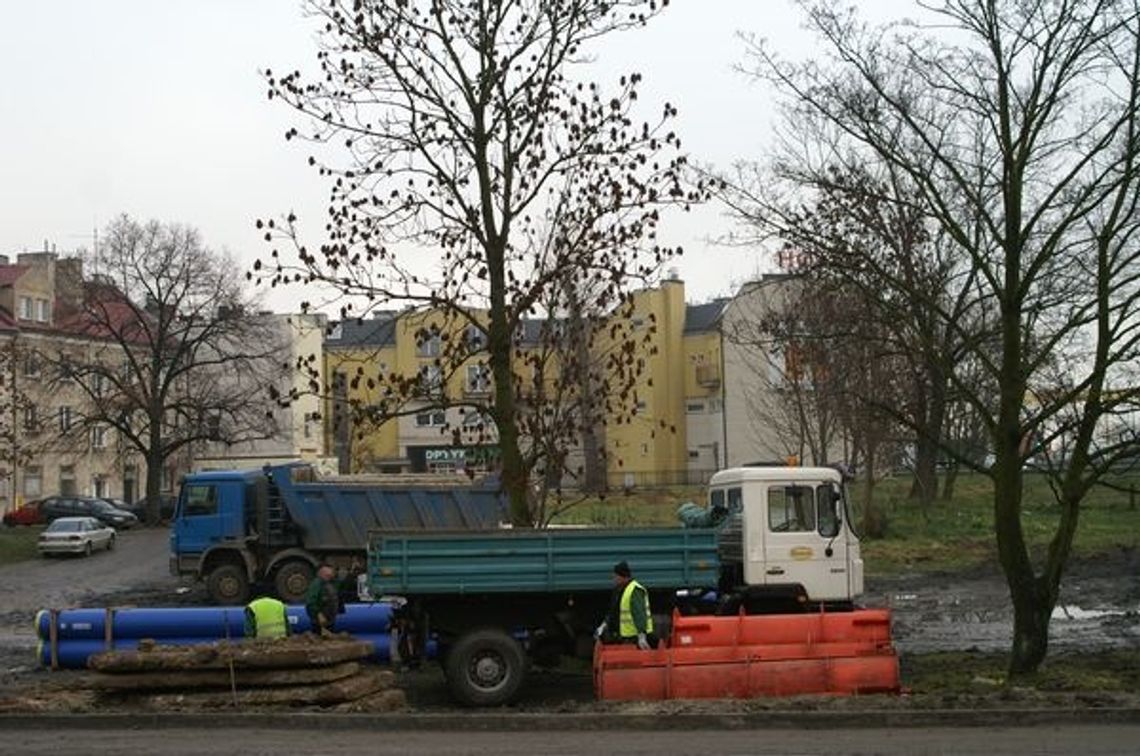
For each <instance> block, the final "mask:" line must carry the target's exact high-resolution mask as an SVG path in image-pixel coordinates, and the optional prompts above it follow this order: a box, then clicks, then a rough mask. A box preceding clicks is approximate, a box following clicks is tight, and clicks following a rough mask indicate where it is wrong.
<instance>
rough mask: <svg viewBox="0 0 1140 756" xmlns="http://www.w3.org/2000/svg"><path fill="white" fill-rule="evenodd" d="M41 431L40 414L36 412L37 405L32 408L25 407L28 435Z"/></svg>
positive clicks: (25, 426) (25, 427) (25, 423)
mask: <svg viewBox="0 0 1140 756" xmlns="http://www.w3.org/2000/svg"><path fill="white" fill-rule="evenodd" d="M39 429H40V418H39V413H37V412H36V407H35V405H32V406H31V407H24V430H25V431H27V432H28V433H35V432H36V431H38V430H39Z"/></svg>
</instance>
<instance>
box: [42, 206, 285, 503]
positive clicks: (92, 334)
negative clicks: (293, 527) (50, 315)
mask: <svg viewBox="0 0 1140 756" xmlns="http://www.w3.org/2000/svg"><path fill="white" fill-rule="evenodd" d="M85 264H86V267H87V270H88V271H90V272H91V276H90V278H89V280H87V281H84V282H83V283H82V291H81V293H80V295H79V296H74V297H70V298H67V299H66V300H65V301H64V302H62V303H61V305H62V308H63V309H62V312H61V313H60V317H59V319H58V324H59V325H60V327H61V328H62V329H65V330H67V331H68V332H70V333H72V334H75V335H79V336H82V337H84V338H86V339H88V340H89V341H90V343H91V344H92V345H93V346H91V347H90V348H88V349H87V350H86V356H85V359H83V360H74V359H72V358H71V357H69V356H68V355H67V354H66V353H64V354H62V355H61V356H60V357H59V358H58V363H57V364H56V365H55V366H54V370H53V371H52V374H54V375H57V376H60V379H62V380H67V381H69V382H73V383H74V385H75V386H77V387H78V391H79V392H80V393H81V395H83V396H84V397H85V398H86V400H87V401H86V402H85V403H84V406H83V408H82V409H81V411H77V413H76V416H75V417H74V418H73V425H72V430H71V432H72V433H77V434H88V433H90V432H91V431H92V429H97V432H100V433H102V432H105V431H108V430H110V431H114V432H117V433H118V435H119V438H120V439H121V443H123V444H124V445H125V446H127V447H128V448H133V449H137V450H138V452H139V453H140V454H141V455H142V457H143V458H144V459H145V460H146V466H147V474H146V497H147V499H146V501H147V519H148V520H149V521H152V522H153V521H157V520H158V517H159V497H158V494H159V492H160V490H161V488H162V474H163V468H164V466H165V464H166V463H167V461H168V460H169V459H170V458H171V457H172V456H173V455H175V454H177V453H178V452H180V451H184V450H186V448H187V447H188V446H189V445H190V444H193V443H195V442H197V441H221V442H226V443H238V442H241V441H249V440H255V439H262V438H269V437H272V436H273V435H275V434H276V432H277V430H278V429H277V428H276V427H275V425H274V423H273V421H272V418H271V412H270V410H271V409H272V407H273V402H272V401H271V399H270V395H269V387H270V386H271V385H273V384H274V383H275V382H276V380H277V376H279V375H280V374H281V371H283V370H285V369H286V367H287V366H283V365H281V363H280V359H281V356H280V355H281V352H280V347H281V345H280V344H279V343H278V342H277V339H276V337H275V334H273V333H272V332H270V331H267V330H266V329H265V328H264V327H263V326H262V324H261V322H260V321H259V320H258V319H257V318H256V312H257V306H256V301H255V300H253V299H252V298H250V296H249V295H248V294H247V293H246V292H245V291H244V290H243V285H244V277H243V276H242V275H241V273H240V270H239V269H238V267H237V266H236V265H235V263H234V262H233V260H231V259H229V258H228V257H226V256H225V255H223V254H220V253H218V252H215V251H213V250H211V249H209V248H208V247H206V246H205V245H204V244H203V242H202V240H201V237H200V236H199V234H198V232H197V231H195V230H194V229H191V228H189V227H186V226H181V225H177V224H163V223H159V222H157V221H151V222H148V223H145V224H144V223H139V222H137V221H134V220H132V219H130V218H128V217H126V216H121V217H119V218H118V219H116V220H115V221H113V222H112V223H111V224H110V226H109V227H108V228H107V231H106V232H105V234H104V235H103V237H102V239H101V240H100V245H99V248H98V251H97V255H96V253H95V252H94V251H92V253H90V254H89V255H88V256H87V258H86V259H85ZM77 409H79V408H77Z"/></svg>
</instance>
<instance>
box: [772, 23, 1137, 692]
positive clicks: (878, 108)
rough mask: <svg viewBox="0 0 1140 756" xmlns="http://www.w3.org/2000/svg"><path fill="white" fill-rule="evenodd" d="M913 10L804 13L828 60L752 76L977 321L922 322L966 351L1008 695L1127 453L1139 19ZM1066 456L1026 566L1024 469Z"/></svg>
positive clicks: (957, 373)
mask: <svg viewBox="0 0 1140 756" xmlns="http://www.w3.org/2000/svg"><path fill="white" fill-rule="evenodd" d="M921 5H922V8H921V9H920V10H921V11H922V12H923V13H926V14H929V16H930V18H928V19H927V20H929V21H930V22H931V23H930V24H929V25H923V26H920V25H905V26H897V27H893V28H887V29H875V28H869V27H867V26H865V25H863V24H861V23H860V22H859V21H858V19H857V18H855V17H854V16H853V15H852V14H851V13H848V12H845V11H838V10H835V9H834V8H833V7H832V6H831V4H829V3H827V4H825V3H816V2H807V1H805V2H803V3H802V6H803V8H804V10H805V13H806V17H807V19H808V22H809V24H810V25H811V27H812V28H814V30H815V31H816V32H817V33H818V35H819V37H820V40H821V42H822V46H821V50H822V51H823V53H824V55H825V56H826V58H825V59H824V60H821V61H816V62H809V63H806V64H791V63H786V62H784V61H781V60H778V59H777V58H775V57H774V56H773V55H772V54H771V53H770V52H769V50H768V49H766V48H764V47H763V46H760V45H757V46H754V47H753V59H752V60H753V63H754V66H755V69H754V70H755V72H756V73H757V75H759V76H761V77H764V78H765V79H767V80H769V81H771V82H773V83H774V84H775V85H776V87H777V88H778V90H779V91H780V92H781V93H782V95H783V96H784V97H785V98H787V100H788V101H789V102H790V103H791V105H792V107H793V108H794V109H796V110H798V111H800V112H802V113H804V114H809V115H810V116H811V117H812V118H814V119H818V120H820V121H822V122H823V123H825V124H827V125H828V126H829V127H830V129H831V130H832V132H833V133H834V135H835V136H836V137H837V139H836V140H835V141H831V142H824V143H822V146H821V152H823V153H826V157H827V159H828V160H829V161H833V162H838V163H840V164H841V165H843V166H845V168H846V169H848V170H855V169H856V168H857V164H858V165H871V166H877V167H880V168H882V170H884V171H886V172H888V173H890V174H891V175H897V176H900V177H902V178H904V179H905V180H906V181H907V182H908V183H909V184H910V185H912V186H913V187H914V200H913V203H914V204H916V205H918V206H920V207H922V208H923V211H924V212H925V213H927V214H928V215H929V217H930V219H931V220H932V221H933V223H934V225H935V227H936V229H937V233H938V234H939V235H940V236H941V237H944V239H945V241H946V243H948V244H950V245H952V247H953V249H954V250H956V252H957V253H958V255H960V257H961V259H962V260H963V261H964V264H962V265H960V266H957V267H956V268H955V269H954V279H953V288H952V291H954V292H956V295H955V297H954V298H952V299H951V302H956V301H964V300H965V301H969V302H970V303H971V306H970V307H969V308H967V309H966V310H965V312H966V313H967V314H968V315H969V317H955V314H956V313H955V309H954V308H953V307H950V306H947V304H946V303H943V302H939V301H937V300H934V299H933V298H931V302H930V308H929V312H930V315H931V316H932V317H935V318H937V320H938V322H939V323H940V324H941V326H942V327H943V328H945V329H947V330H948V331H949V332H952V333H953V334H955V338H956V340H957V341H958V342H959V343H960V344H961V345H962V351H961V352H960V355H961V359H960V360H958V361H957V362H955V363H952V364H948V365H947V368H948V369H949V370H950V371H951V372H950V373H949V381H950V384H951V386H952V388H953V391H954V392H955V393H956V395H957V396H958V397H960V398H961V400H962V401H965V402H968V403H969V404H970V405H971V406H972V407H973V409H975V410H976V411H977V414H978V417H979V418H980V419H981V422H982V423H983V424H984V427H985V431H986V435H987V437H988V441H989V443H990V444H991V445H992V448H993V455H994V461H993V464H992V465H990V466H983V467H982V471H983V472H985V473H987V474H988V475H990V476H991V477H992V479H993V482H994V527H995V531H996V541H997V547H998V555H999V559H1000V562H1001V565H1002V568H1003V570H1004V572H1005V576H1006V580H1007V583H1008V585H1009V590H1010V596H1011V599H1012V603H1013V609H1014V627H1013V645H1012V654H1011V661H1010V674H1011V677H1016V676H1018V675H1023V674H1025V673H1029V672H1031V671H1032V670H1034V669H1036V667H1037V666H1038V665H1039V664H1040V662H1041V661H1042V659H1043V658H1044V657H1045V655H1046V652H1047V648H1048V629H1049V620H1050V616H1051V613H1052V609H1053V607H1054V605H1055V603H1056V600H1057V596H1058V590H1059V586H1060V582H1061V577H1062V575H1063V573H1064V570H1065V566H1066V564H1067V562H1068V557H1069V554H1070V550H1071V547H1072V542H1073V535H1074V533H1075V532H1076V527H1077V522H1078V518H1079V514H1080V506H1081V502H1082V500H1083V499H1084V497H1085V495H1086V493H1087V492H1088V491H1089V490H1090V488H1091V487H1092V486H1093V485H1094V484H1095V483H1096V482H1097V481H1098V480H1099V479H1100V478H1101V477H1102V476H1103V475H1104V474H1105V472H1106V470H1108V469H1109V467H1110V466H1111V465H1112V464H1113V463H1114V462H1115V461H1116V460H1118V459H1120V458H1121V457H1123V456H1124V455H1127V454H1131V453H1134V450H1135V442H1134V441H1129V440H1127V439H1116V440H1112V439H1102V438H1099V437H1098V436H1099V434H1098V428H1100V427H1101V426H1102V425H1103V424H1104V423H1105V422H1106V421H1107V420H1108V419H1110V418H1112V416H1113V415H1115V414H1116V413H1118V412H1121V411H1123V410H1125V409H1128V408H1134V407H1135V406H1136V403H1137V398H1138V395H1137V391H1138V386H1140V381H1138V376H1137V375H1136V370H1137V366H1138V365H1140V351H1138V348H1137V347H1138V343H1140V342H1138V338H1137V337H1138V335H1140V332H1138V329H1140V317H1138V316H1140V312H1138V308H1140V299H1138V294H1140V292H1138V289H1137V276H1138V274H1140V264H1138V263H1140V257H1138V256H1140V245H1138V244H1137V231H1138V229H1140V225H1138V221H1140V213H1138V212H1137V209H1138V208H1137V202H1140V191H1138V190H1140V162H1138V157H1140V44H1138V42H1140V5H1138V3H1137V2H1135V0H1055V1H1050V2H1032V3H1025V2H1020V1H1018V0H944V2H940V3H936V4H933V5H931V6H928V5H927V4H921ZM934 28H937V29H938V30H939V31H938V32H937V33H935V32H933V31H930V30H931V29H934ZM903 204H906V203H903ZM866 264H868V265H873V264H874V263H873V260H866ZM880 273H881V274H883V275H881V280H882V281H883V283H884V297H885V298H890V297H892V296H897V297H902V298H905V297H913V296H915V295H916V287H915V285H914V283H913V282H911V281H909V280H908V279H907V277H906V276H904V275H902V274H901V271H899V272H892V271H888V270H883V271H880ZM963 367H964V368H965V369H966V374H963V371H962V368H963ZM979 374H980V375H979ZM979 387H981V390H979ZM1061 448H1063V449H1064V450H1065V451H1064V458H1063V460H1060V463H1059V464H1057V465H1055V466H1054V467H1053V468H1052V469H1051V471H1050V474H1051V475H1052V476H1053V481H1054V486H1055V491H1056V493H1057V498H1058V502H1059V504H1060V510H1059V511H1060V515H1059V520H1058V522H1057V527H1056V530H1055V531H1054V533H1053V536H1052V539H1051V541H1050V544H1049V548H1048V551H1047V553H1046V555H1045V557H1044V559H1043V560H1042V561H1040V562H1039V563H1036V564H1035V560H1034V559H1033V558H1032V556H1031V554H1030V552H1029V549H1028V547H1027V543H1026V538H1025V532H1024V530H1023V527H1022V520H1021V513H1022V497H1023V485H1024V473H1023V465H1024V463H1025V460H1026V459H1027V458H1028V457H1029V456H1031V455H1034V454H1038V453H1040V452H1041V451H1043V450H1058V449H1061ZM944 451H946V452H949V453H953V452H954V450H953V448H944ZM960 461H962V462H965V463H969V462H971V460H969V459H961V460H960ZM973 464H974V465H975V466H977V464H978V463H977V461H976V460H975V461H974V462H973Z"/></svg>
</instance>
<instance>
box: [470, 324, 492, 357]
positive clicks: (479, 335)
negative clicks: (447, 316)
mask: <svg viewBox="0 0 1140 756" xmlns="http://www.w3.org/2000/svg"><path fill="white" fill-rule="evenodd" d="M466 338H467V351H468V352H471V353H475V352H482V351H483V350H484V349H486V348H487V334H485V333H483V329H482V328H480V327H479V326H474V325H469V326H467V332H466Z"/></svg>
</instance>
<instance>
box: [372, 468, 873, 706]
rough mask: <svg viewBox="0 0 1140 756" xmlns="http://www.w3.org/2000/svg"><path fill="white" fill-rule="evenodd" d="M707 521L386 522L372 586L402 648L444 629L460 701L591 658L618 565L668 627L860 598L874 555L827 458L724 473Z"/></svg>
mask: <svg viewBox="0 0 1140 756" xmlns="http://www.w3.org/2000/svg"><path fill="white" fill-rule="evenodd" d="M703 513H704V515H705V516H704V517H703V518H693V519H695V520H697V522H693V523H692V524H695V525H698V527H684V528H682V527H677V528H656V529H632V528H631V529H620V530H618V529H600V528H550V529H546V530H513V529H503V528H500V529H494V530H487V531H478V532H403V531H396V530H393V529H381V530H378V531H376V532H374V533H373V534H372V535H371V537H370V540H369V546H368V579H367V582H368V588H369V592H370V593H371V594H372V595H373V596H374V597H376V598H386V599H389V600H392V601H393V602H394V604H395V605H396V606H398V607H399V609H398V610H397V611H396V612H395V613H394V615H393V626H394V627H395V628H396V629H397V631H398V633H399V638H398V642H399V649H400V653H401V654H402V655H403V656H406V657H416V656H418V655H421V654H422V653H423V649H424V648H425V647H426V644H427V642H428V640H429V638H436V639H438V641H439V648H440V654H439V658H440V660H441V661H442V663H443V667H444V671H445V673H446V677H447V680H448V685H449V687H450V689H451V691H452V693H453V695H454V696H455V697H456V698H457V699H458V700H459V701H461V702H463V703H466V704H469V705H474V706H493V705H499V704H503V703H507V702H509V701H511V700H512V699H514V697H515V696H516V694H517V693H518V691H519V688H520V686H521V685H522V683H523V680H524V678H525V676H526V673H527V670H528V669H529V668H530V666H531V664H535V665H538V666H552V665H554V664H557V663H558V662H559V660H560V659H561V657H562V656H564V655H571V656H578V657H581V658H589V656H590V654H591V653H592V649H593V636H592V631H593V629H594V628H595V627H596V626H597V625H598V623H599V622H600V621H601V620H602V619H603V618H604V616H605V614H606V611H607V609H608V606H609V602H610V595H611V591H612V587H613V586H612V568H613V565H614V564H615V563H617V562H619V561H622V560H624V561H627V562H628V563H629V565H630V566H631V568H632V570H633V576H634V578H636V579H637V580H638V581H639V582H641V584H642V585H644V586H645V587H646V589H647V590H648V591H649V594H650V605H651V607H652V610H653V614H654V624H655V626H656V628H657V634H658V635H659V636H662V637H666V636H668V633H669V630H668V626H669V623H670V618H671V616H672V613H673V610H674V609H677V610H678V611H680V612H681V613H682V614H686V615H692V614H722V615H723V614H738V613H740V612H744V613H791V612H802V611H804V610H805V608H807V607H820V606H826V607H829V608H834V609H850V608H851V607H852V606H853V602H854V600H855V599H856V597H858V596H859V595H860V594H861V593H862V592H863V561H862V558H861V556H860V550H859V539H858V538H857V536H856V533H855V531H854V530H853V528H852V523H853V521H854V518H853V517H852V512H851V510H850V506H849V502H848V499H847V497H846V495H845V493H844V487H843V481H842V478H841V476H840V474H839V472H837V471H836V470H833V469H829V468H795V467H780V468H777V467H756V468H736V469H731V470H724V471H721V472H719V473H717V474H716V475H714V476H713V478H712V480H711V482H710V484H709V489H708V500H707V502H706V506H705V507H704V509H703Z"/></svg>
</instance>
